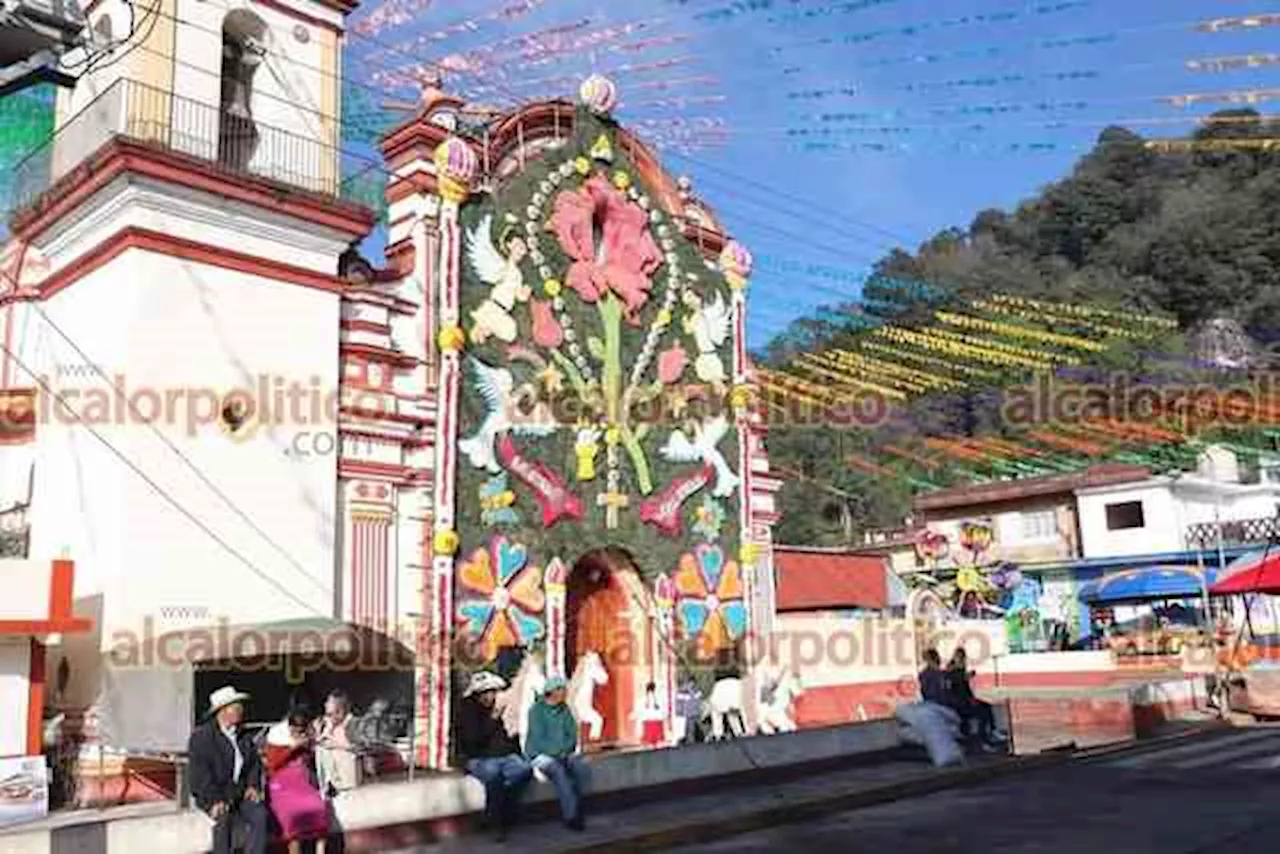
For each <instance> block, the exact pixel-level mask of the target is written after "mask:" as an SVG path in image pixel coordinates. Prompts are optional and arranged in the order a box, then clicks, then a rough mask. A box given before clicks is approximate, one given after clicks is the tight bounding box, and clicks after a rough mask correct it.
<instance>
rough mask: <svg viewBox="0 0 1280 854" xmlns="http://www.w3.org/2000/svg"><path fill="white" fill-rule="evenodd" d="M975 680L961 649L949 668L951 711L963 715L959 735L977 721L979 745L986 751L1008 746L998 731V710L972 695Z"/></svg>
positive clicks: (956, 653)
mask: <svg viewBox="0 0 1280 854" xmlns="http://www.w3.org/2000/svg"><path fill="white" fill-rule="evenodd" d="M973 676H974V674H973V671H971V670H970V669H969V657H968V654H967V653H965V651H964V647H960V648H959V649H957V650H956V651H955V653H953V654H952V656H951V661H950V663H949V664H948V665H947V674H946V679H947V698H948V700H949V702H950V703H951V708H953V709H955V710H956V714H958V715H960V731H961V732H962V733H965V734H967V733H968V732H969V721H971V720H976V721H977V722H978V738H979V739H980V742H979V743H980V744H981V745H982V747H983V748H984V749H987V750H991V749H994V747H995V746H997V745H1003V744H1005V743H1006V742H1007V741H1008V737H1007V736H1006V735H1005V734H1004V733H1003V732H1000V731H999V730H998V729H996V718H995V710H994V709H993V708H992V707H991V704H990V703H986V702H983V701H982V700H979V699H978V698H977V696H976V695H975V694H974V693H973V687H972V686H971V685H970V680H972V679H973Z"/></svg>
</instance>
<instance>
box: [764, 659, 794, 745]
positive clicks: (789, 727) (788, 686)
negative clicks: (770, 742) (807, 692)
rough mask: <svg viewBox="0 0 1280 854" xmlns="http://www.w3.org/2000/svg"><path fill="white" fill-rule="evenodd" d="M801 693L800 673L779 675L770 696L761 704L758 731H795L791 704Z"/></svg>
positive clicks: (773, 733) (772, 732) (770, 732)
mask: <svg viewBox="0 0 1280 854" xmlns="http://www.w3.org/2000/svg"><path fill="white" fill-rule="evenodd" d="M803 693H804V683H802V682H801V681H800V674H798V673H795V672H789V673H787V674H786V675H785V676H782V677H780V678H779V679H778V680H777V682H776V683H775V684H774V686H773V690H772V694H771V696H770V697H769V698H768V699H767V700H766V701H765V702H764V703H762V704H761V710H760V732H762V733H763V734H765V735H775V734H777V733H780V732H795V731H796V722H795V720H794V719H793V718H792V717H791V704H792V703H793V702H795V699H796V697H799V696H800V695H801V694H803Z"/></svg>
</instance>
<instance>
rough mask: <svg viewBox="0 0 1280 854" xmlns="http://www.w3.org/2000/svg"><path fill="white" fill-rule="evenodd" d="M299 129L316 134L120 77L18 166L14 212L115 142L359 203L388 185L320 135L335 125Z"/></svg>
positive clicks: (303, 119) (311, 117) (369, 163)
mask: <svg viewBox="0 0 1280 854" xmlns="http://www.w3.org/2000/svg"><path fill="white" fill-rule="evenodd" d="M297 115H298V117H299V122H300V124H307V125H310V124H315V125H317V126H316V127H314V128H309V129H310V130H311V131H312V132H313V133H314V134H315V135H313V136H307V135H305V134H303V133H298V132H294V131H292V130H285V129H282V128H279V127H272V126H270V125H267V124H264V123H263V122H262V121H258V120H255V119H253V118H250V117H249V116H246V115H241V114H236V113H234V112H232V111H229V110H224V109H222V108H221V107H219V106H215V105H212V104H206V103H202V102H200V101H195V100H192V99H190V98H185V97H183V96H181V95H176V94H174V93H173V92H170V91H167V90H164V89H158V88H156V87H154V86H148V85H145V84H142V83H137V82H135V81H132V80H124V79H122V80H118V81H116V82H115V83H113V84H111V85H110V86H109V87H107V88H106V89H104V90H103V91H102V92H101V93H99V94H98V96H97V97H95V98H94V99H93V100H92V101H90V102H89V103H88V104H87V105H86V106H85V107H84V108H83V109H82V110H80V111H79V112H78V113H76V114H75V115H74V116H73V117H72V118H70V119H69V120H67V121H66V122H64V123H63V124H62V125H61V126H60V127H59V128H58V129H57V130H55V131H54V133H53V135H52V136H51V137H50V138H49V139H48V140H47V141H46V142H45V143H44V144H43V145H41V146H40V147H39V148H37V149H35V150H34V151H32V152H30V153H29V154H28V155H27V156H26V157H25V158H23V160H22V161H20V162H19V163H18V164H17V166H16V167H15V169H14V175H13V208H14V210H15V211H20V210H22V209H23V208H25V207H27V206H29V205H31V204H33V203H34V202H36V201H37V200H38V199H39V197H40V195H41V194H42V193H44V192H45V191H46V190H48V189H49V188H50V187H52V186H53V185H54V184H55V183H57V182H58V180H60V179H61V178H63V177H64V176H66V175H67V174H69V173H70V172H71V171H72V170H73V169H74V168H75V167H76V166H78V165H80V164H81V163H83V162H84V161H85V160H86V159H87V158H89V157H90V156H91V155H92V154H93V153H94V152H96V151H97V150H98V149H99V148H101V147H102V146H103V145H105V144H106V143H108V142H110V141H111V140H113V139H116V138H126V139H131V140H135V141H138V142H145V143H151V144H154V145H159V146H162V147H164V148H168V149H170V150H172V151H175V152H179V153H181V154H185V155H188V156H191V157H195V158H197V159H200V160H203V161H205V162H208V163H210V164H214V165H216V166H218V167H219V168H221V169H224V170H227V171H229V172H233V173H238V174H243V175H254V176H257V177H260V178H266V179H269V180H272V181H275V182H278V183H281V184H285V185H288V186H290V187H294V188H298V189H302V190H306V191H309V192H312V193H317V194H321V195H326V196H331V197H334V198H339V199H343V200H346V201H352V202H356V203H359V204H366V205H367V204H369V203H370V202H371V201H376V199H371V198H370V197H369V196H370V187H371V186H372V187H376V188H379V189H380V188H381V187H383V186H385V183H386V181H385V175H386V172H385V170H384V169H383V167H382V164H381V163H379V162H377V161H375V160H373V159H371V158H366V157H362V156H359V155H356V154H353V153H351V152H344V151H342V150H341V149H340V148H338V147H337V146H336V145H332V144H329V142H327V141H325V140H323V139H317V138H316V136H325V135H328V136H333V137H335V139H334V140H333V141H334V142H336V124H334V123H327V124H326V123H325V122H324V121H323V120H321V119H320V118H319V117H318V116H316V115H315V114H313V113H310V112H305V111H302V110H299V111H298V113H297Z"/></svg>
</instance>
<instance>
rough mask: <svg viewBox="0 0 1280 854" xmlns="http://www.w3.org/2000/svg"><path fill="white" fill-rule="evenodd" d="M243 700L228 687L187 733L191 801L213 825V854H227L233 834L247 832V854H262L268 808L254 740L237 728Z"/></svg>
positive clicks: (211, 698)
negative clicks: (241, 831) (193, 728)
mask: <svg viewBox="0 0 1280 854" xmlns="http://www.w3.org/2000/svg"><path fill="white" fill-rule="evenodd" d="M247 699H249V695H248V694H244V693H241V692H240V691H237V690H236V689H235V688H232V687H231V686H229V685H228V686H225V687H223V688H219V689H218V690H216V691H214V692H213V693H212V694H210V695H209V713H208V718H207V719H206V720H205V722H204V723H202V724H201V725H200V726H198V727H196V728H195V730H194V731H193V732H192V733H191V741H190V742H189V743H188V745H187V760H188V761H189V762H190V764H191V796H192V797H193V798H194V799H195V802H196V806H198V807H200V809H202V810H204V812H205V813H207V814H208V816H209V818H211V819H213V852H214V854H231V841H232V834H233V831H234V829H235V826H236V825H237V824H238V825H241V826H243V827H244V828H245V830H246V831H247V832H248V839H247V841H246V842H245V849H244V850H245V852H246V854H266V850H267V834H268V824H267V808H266V806H265V805H264V804H263V803H262V788H261V786H262V766H261V762H260V760H259V758H258V751H257V750H256V749H255V747H254V744H253V739H252V738H251V737H250V736H249V735H248V734H247V733H245V732H244V731H243V730H242V729H241V727H240V723H241V721H242V720H243V719H244V701H245V700H247Z"/></svg>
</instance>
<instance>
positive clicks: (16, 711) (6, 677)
mask: <svg viewBox="0 0 1280 854" xmlns="http://www.w3.org/2000/svg"><path fill="white" fill-rule="evenodd" d="M30 668H31V640H30V639H29V638H25V637H23V638H0V757H4V756H25V755H26V754H27V700H28V698H29V696H30V695H29V693H28V690H29V689H28V686H27V676H28V675H29V673H30Z"/></svg>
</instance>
